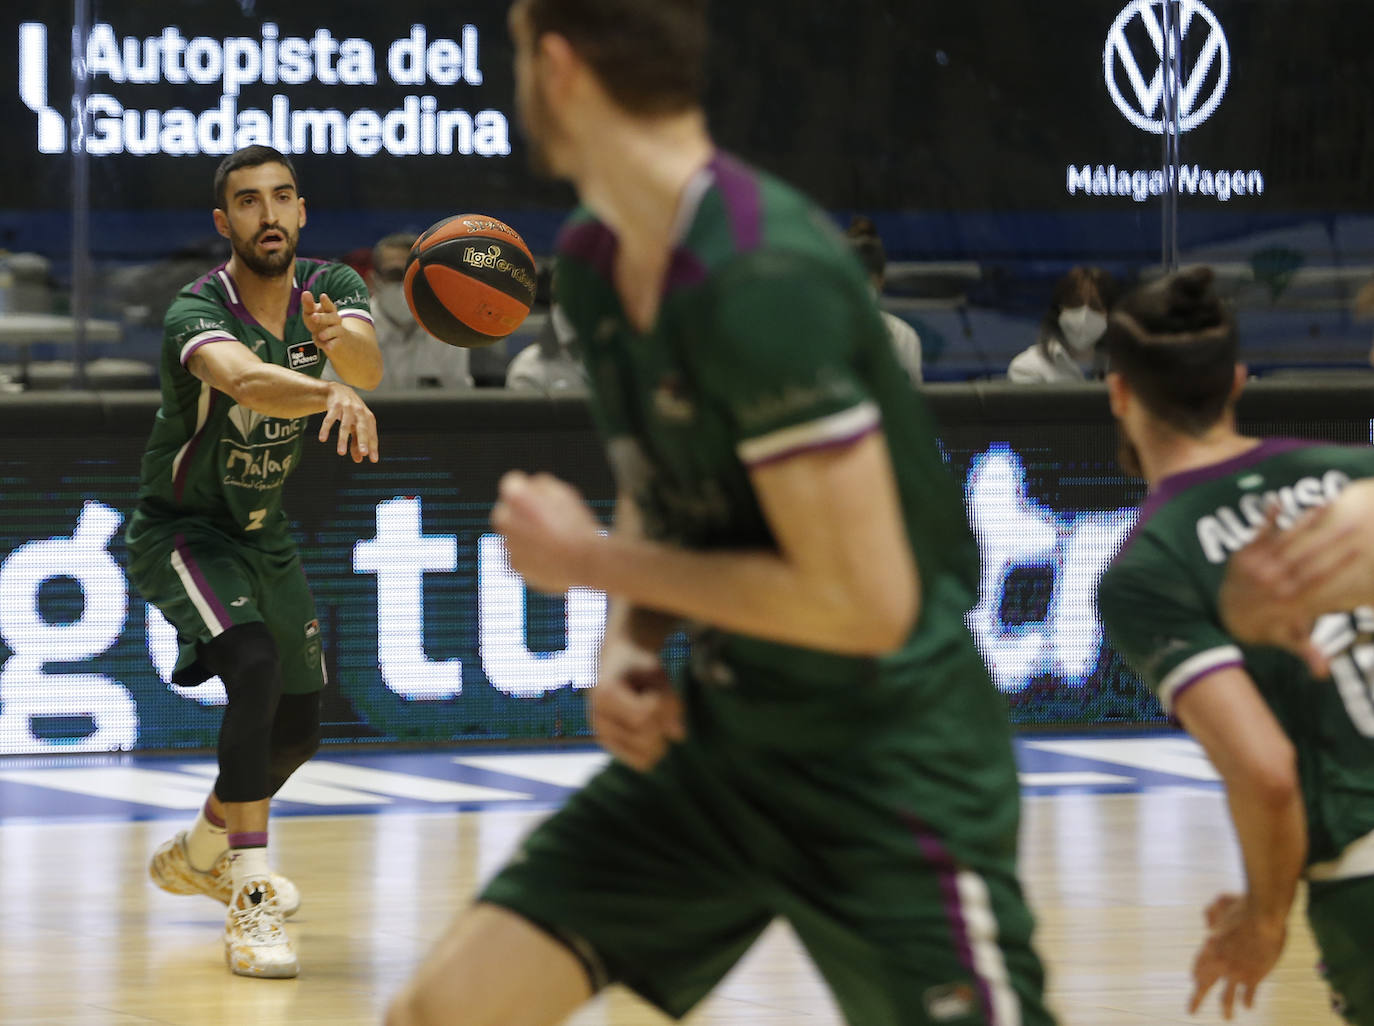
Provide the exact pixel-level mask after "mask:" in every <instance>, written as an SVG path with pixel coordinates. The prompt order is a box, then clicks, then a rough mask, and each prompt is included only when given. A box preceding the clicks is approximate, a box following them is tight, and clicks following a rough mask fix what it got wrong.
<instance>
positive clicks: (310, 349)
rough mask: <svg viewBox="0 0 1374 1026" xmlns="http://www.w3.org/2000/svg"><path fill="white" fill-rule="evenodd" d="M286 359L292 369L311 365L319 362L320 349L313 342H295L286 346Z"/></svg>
mask: <svg viewBox="0 0 1374 1026" xmlns="http://www.w3.org/2000/svg"><path fill="white" fill-rule="evenodd" d="M286 361H287V364H288V365H289V366H290V367H291V369H292V370H300V369H301V368H302V367H313V366H315V364H317V363H319V362H320V349H319V347H318V346H317V345H315V343H314V342H297V343H296V344H295V345H294V346H287V347H286Z"/></svg>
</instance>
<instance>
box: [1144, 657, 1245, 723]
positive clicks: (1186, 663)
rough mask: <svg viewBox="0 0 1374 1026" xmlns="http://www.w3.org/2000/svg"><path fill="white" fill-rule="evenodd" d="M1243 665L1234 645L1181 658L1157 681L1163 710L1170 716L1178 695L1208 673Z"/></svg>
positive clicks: (1243, 662)
mask: <svg viewBox="0 0 1374 1026" xmlns="http://www.w3.org/2000/svg"><path fill="white" fill-rule="evenodd" d="M1244 665H1245V657H1244V656H1243V655H1242V654H1241V651H1240V649H1239V648H1237V647H1236V646H1235V645H1222V646H1221V647H1219V648H1209V649H1208V650H1207V651H1205V652H1199V653H1198V654H1197V655H1195V656H1190V657H1189V658H1187V659H1185V660H1183V662H1181V663H1179V664H1178V665H1177V666H1175V667H1174V668H1173V670H1172V671H1170V673H1169V675H1168V676H1167V677H1165V678H1164V679H1163V680H1162V681H1160V682H1159V700H1160V702H1161V703H1162V704H1163V705H1164V711H1165V712H1167V713H1168V714H1169V715H1170V716H1172V715H1173V714H1174V703H1175V702H1176V701H1178V696H1179V695H1180V694H1182V693H1183V692H1184V691H1186V690H1187V689H1188V688H1190V687H1192V686H1193V685H1194V684H1196V683H1197V682H1198V681H1200V680H1202V678H1203V677H1205V676H1207V675H1208V674H1209V673H1215V672H1216V671H1217V670H1223V669H1226V668H1227V667H1230V666H1244Z"/></svg>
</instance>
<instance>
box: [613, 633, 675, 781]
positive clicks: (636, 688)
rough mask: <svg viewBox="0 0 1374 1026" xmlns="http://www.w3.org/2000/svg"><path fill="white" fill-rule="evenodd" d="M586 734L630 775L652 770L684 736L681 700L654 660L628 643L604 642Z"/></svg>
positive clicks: (661, 668)
mask: <svg viewBox="0 0 1374 1026" xmlns="http://www.w3.org/2000/svg"><path fill="white" fill-rule="evenodd" d="M589 701H590V702H591V720H592V730H593V731H594V732H595V733H596V736H597V740H598V741H600V742H601V746H602V747H603V748H605V749H606V751H608V752H610V753H611V754H612V755H613V756H615V757H616V758H617V759H619V760H620V761H621V762H623V763H625V764H626V765H627V766H630V767H631V768H633V769H637V770H639V771H641V772H645V771H647V770H650V769H652V768H653V767H654V766H655V765H657V764H658V761H659V760H660V759H662V758H663V756H664V755H666V754H667V752H668V746H669V745H670V744H672V743H673V742H676V741H682V740H683V739H684V738H686V736H687V728H686V724H685V720H684V715H683V707H682V699H681V698H680V697H679V696H678V693H677V691H676V690H675V689H674V688H673V685H672V682H671V681H670V680H669V679H668V675H667V674H666V673H664V671H663V666H662V664H661V663H660V662H659V659H658V655H657V654H656V653H653V652H650V651H649V650H648V649H644V648H640V647H639V646H638V645H636V644H634V643H633V642H632V641H629V640H628V639H624V638H620V639H610V638H608V639H607V641H606V644H605V645H603V646H602V649H601V666H600V670H599V672H598V673H597V681H596V687H595V688H593V689H592V692H591V696H590V699H589Z"/></svg>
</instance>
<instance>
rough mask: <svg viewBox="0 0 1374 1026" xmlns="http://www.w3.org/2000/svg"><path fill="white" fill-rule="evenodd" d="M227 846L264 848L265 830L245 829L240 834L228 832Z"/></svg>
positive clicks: (265, 844) (265, 843) (265, 845)
mask: <svg viewBox="0 0 1374 1026" xmlns="http://www.w3.org/2000/svg"><path fill="white" fill-rule="evenodd" d="M228 836H229V847H231V848H266V847H267V831H266V830H253V831H245V832H244V833H241V834H229V835H228Z"/></svg>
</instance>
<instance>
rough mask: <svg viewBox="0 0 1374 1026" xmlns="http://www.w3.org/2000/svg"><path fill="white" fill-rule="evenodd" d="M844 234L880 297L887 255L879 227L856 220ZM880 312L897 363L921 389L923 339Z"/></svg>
mask: <svg viewBox="0 0 1374 1026" xmlns="http://www.w3.org/2000/svg"><path fill="white" fill-rule="evenodd" d="M845 234H846V235H847V236H848V238H849V245H850V247H851V248H852V249H853V250H854V255H855V256H857V257H858V258H859V263H861V264H863V266H864V270H866V271H867V272H868V281H869V284H871V285H872V286H873V295H874V298H878V297H880V296H881V295H882V294H883V285H884V283H885V281H886V277H887V251H886V250H885V249H884V248H883V240H882V239H881V238H880V237H879V236H878V228H877V226H876V225H875V224H874V223H873V222H872V221H871V220H869V219H868V218H866V217H856V218H854V219H853V220H852V221H850V222H849V230H848V231H847V232H846V233H845ZM878 312H879V313H881V314H882V315H883V323H884V324H886V325H887V336H888V338H889V339H891V340H892V348H893V351H894V352H896V354H897V361H898V362H899V363H900V364H901V365H902V367H903V369H904V370H905V371H906V372H907V376H908V377H910V378H911V383H912V384H913V385H919V384H920V383H921V337H920V336H919V335H917V334H916V329H915V328H913V327H912V326H911V325H910V324H908V323H907V322H906V321H904V320H902V319H901V318H900V317H898V316H897V315H896V314H891V313H888V312H887V311H886V310H881V309H880V310H879V311H878Z"/></svg>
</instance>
